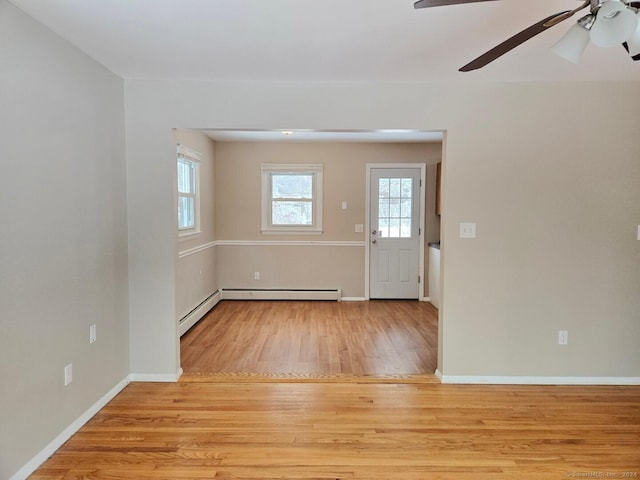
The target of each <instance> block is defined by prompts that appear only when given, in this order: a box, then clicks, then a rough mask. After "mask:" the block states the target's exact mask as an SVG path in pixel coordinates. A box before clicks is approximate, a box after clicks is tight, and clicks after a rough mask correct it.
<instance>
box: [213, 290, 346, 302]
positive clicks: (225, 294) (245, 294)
mask: <svg viewBox="0 0 640 480" xmlns="http://www.w3.org/2000/svg"><path fill="white" fill-rule="evenodd" d="M221 292H222V299H223V300H336V301H340V299H341V297H342V291H341V290H340V289H336V290H286V289H283V290H242V289H225V288H223V289H221Z"/></svg>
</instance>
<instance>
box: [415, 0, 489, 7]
mask: <svg viewBox="0 0 640 480" xmlns="http://www.w3.org/2000/svg"><path fill="white" fill-rule="evenodd" d="M493 1H495V0H418V1H417V2H415V3H414V4H413V8H430V7H444V6H445V5H459V4H463V3H476V2H493Z"/></svg>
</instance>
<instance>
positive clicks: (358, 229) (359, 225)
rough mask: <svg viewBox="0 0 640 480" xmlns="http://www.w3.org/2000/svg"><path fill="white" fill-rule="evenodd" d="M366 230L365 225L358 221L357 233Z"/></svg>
mask: <svg viewBox="0 0 640 480" xmlns="http://www.w3.org/2000/svg"><path fill="white" fill-rule="evenodd" d="M362 232H364V225H363V224H361V223H356V233H362Z"/></svg>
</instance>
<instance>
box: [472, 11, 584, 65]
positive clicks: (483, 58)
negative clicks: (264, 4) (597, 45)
mask: <svg viewBox="0 0 640 480" xmlns="http://www.w3.org/2000/svg"><path fill="white" fill-rule="evenodd" d="M570 12H571V10H567V11H565V12H560V13H556V14H555V15H551V16H549V17H547V18H545V19H544V20H540V21H539V22H538V23H536V24H534V25H531V26H530V27H529V28H527V29H525V30H523V31H521V32H520V33H517V34H515V35H514V36H513V37H511V38H509V39H507V40H505V41H504V42H502V43H501V44H500V45H498V46H497V47H494V48H492V49H491V50H489V51H488V52H487V53H485V54H483V55H480V56H479V57H478V58H476V59H475V60H473V61H471V62H469V63H467V64H466V65H465V66H464V67H462V68H461V69H460V71H461V72H470V71H472V70H477V69H479V68H482V67H484V66H485V65H488V64H489V63H491V62H493V61H494V60H496V59H497V58H500V57H501V56H502V55H504V54H505V53H507V52H510V51H511V50H513V49H514V48H516V47H517V46H518V45H521V44H523V43H524V42H526V41H527V40H530V39H531V38H533V37H535V36H536V35H539V34H541V33H542V32H544V31H545V30H547V29H548V28H551V27H552V26H553V25H557V23H554V24H553V25H548V22H550V21H551V20H553V19H555V18H557V17H561V16H564V17H565V18H563V20H565V19H566V18H569V17H567V16H566V15H567V14H568V13H570ZM558 23H559V22H558Z"/></svg>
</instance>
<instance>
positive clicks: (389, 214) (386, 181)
mask: <svg viewBox="0 0 640 480" xmlns="http://www.w3.org/2000/svg"><path fill="white" fill-rule="evenodd" d="M413 181H414V180H413V178H406V177H403V178H393V177H385V178H379V179H378V237H379V238H411V233H412V232H411V231H412V223H413V215H412V205H413Z"/></svg>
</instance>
